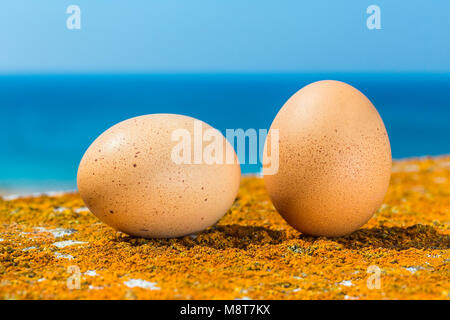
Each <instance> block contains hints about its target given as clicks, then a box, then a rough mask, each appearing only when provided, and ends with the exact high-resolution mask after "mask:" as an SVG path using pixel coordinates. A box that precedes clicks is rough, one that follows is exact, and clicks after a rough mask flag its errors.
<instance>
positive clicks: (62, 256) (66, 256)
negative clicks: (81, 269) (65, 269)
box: [54, 252, 73, 260]
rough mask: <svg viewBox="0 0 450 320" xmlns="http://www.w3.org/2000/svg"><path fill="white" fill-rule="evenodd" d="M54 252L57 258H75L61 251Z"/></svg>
mask: <svg viewBox="0 0 450 320" xmlns="http://www.w3.org/2000/svg"><path fill="white" fill-rule="evenodd" d="M54 254H55V257H56V258H57V259H68V260H72V259H73V256H71V255H70V254H62V253H59V252H55V253H54Z"/></svg>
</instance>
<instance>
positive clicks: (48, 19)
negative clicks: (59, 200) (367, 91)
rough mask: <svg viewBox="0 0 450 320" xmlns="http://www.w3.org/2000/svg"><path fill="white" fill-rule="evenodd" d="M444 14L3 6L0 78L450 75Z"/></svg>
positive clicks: (327, 4) (295, 5)
mask: <svg viewBox="0 0 450 320" xmlns="http://www.w3.org/2000/svg"><path fill="white" fill-rule="evenodd" d="M71 4H76V5H78V6H80V8H81V11H82V13H81V30H68V29H67V28H66V19H67V17H68V16H69V15H68V14H66V8H67V7H68V6H69V5H71ZM372 4H376V5H378V6H379V7H380V8H381V26H382V29H381V30H368V29H367V27H366V19H367V17H368V14H367V13H366V8H367V7H368V6H369V5H372ZM449 14H450V1H448V0H434V1H425V0H422V1H417V0H416V1H414V0H409V1H402V0H385V1H381V0H371V1H366V0H346V1H335V0H329V1H324V0H318V1H300V0H283V1H275V0H270V1H266V0H220V1H219V0H189V1H186V0H133V1H124V0H122V1H119V0H117V1H111V0H70V1H63V0H39V1H31V0H5V1H1V3H0V44H1V47H0V73H2V74H14V73H65V72H69V73H72V72H78V73H105V72H106V73H109V72H112V73H135V72H140V73H146V72H157V73H164V72H169V73H172V72H450V19H449V18H448V17H449Z"/></svg>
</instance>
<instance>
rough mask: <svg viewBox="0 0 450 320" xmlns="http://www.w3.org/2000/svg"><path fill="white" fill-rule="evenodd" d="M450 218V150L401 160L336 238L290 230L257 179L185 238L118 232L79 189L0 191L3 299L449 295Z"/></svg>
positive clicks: (0, 294) (248, 180)
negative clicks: (381, 196) (373, 206)
mask: <svg viewBox="0 0 450 320" xmlns="http://www.w3.org/2000/svg"><path fill="white" fill-rule="evenodd" d="M449 218H450V157H440V158H423V159H411V160H406V161H398V162H395V163H394V166H393V173H392V178H391V185H390V188H389V190H388V194H387V195H386V198H385V201H384V204H383V205H382V206H381V208H380V209H379V210H378V212H377V213H376V214H375V215H374V217H373V218H372V219H371V220H370V221H369V222H368V223H367V224H366V225H365V226H364V227H363V228H362V229H361V230H359V231H357V232H355V233H353V234H351V235H349V236H346V237H341V238H334V239H333V238H324V237H320V238H314V237H308V236H305V235H302V234H300V233H299V232H297V231H296V230H294V229H292V228H291V227H290V226H289V225H287V224H286V222H285V221H284V220H283V219H282V218H281V217H280V216H279V215H278V213H277V212H276V211H275V209H274V208H273V206H272V204H271V203H270V200H269V198H268V196H267V193H266V191H265V189H264V182H263V180H262V179H260V178H254V177H253V178H249V177H248V178H244V179H243V180H242V185H241V189H240V192H239V195H238V198H237V200H236V202H235V203H234V205H233V207H232V208H231V209H230V210H229V212H228V213H227V214H226V215H225V217H223V219H222V220H221V221H220V222H219V223H218V224H217V225H216V226H214V227H212V228H210V229H208V230H207V231H205V232H202V233H199V234H197V235H192V236H186V237H183V238H179V239H167V240H155V239H141V238H133V237H130V236H127V235H125V234H122V233H120V232H116V231H115V230H113V229H111V228H110V227H108V226H107V225H105V224H103V223H101V222H100V221H98V220H97V218H96V217H95V216H94V215H92V214H91V213H90V212H89V211H87V209H85V208H84V204H83V202H82V200H81V199H80V197H79V196H78V195H77V194H66V195H63V196H58V197H47V196H42V197H30V198H20V199H15V200H10V201H5V200H0V299H235V298H244V297H247V298H252V299H449V297H450V281H449V280H450V221H449V220H450V219H449ZM368 268H369V272H368ZM78 271H80V274H78ZM378 271H379V272H380V274H379V278H374V277H376V276H377V272H378ZM373 272H375V273H373ZM78 279H79V280H80V281H79V286H78V282H77V280H78ZM377 279H379V282H378V284H379V288H377V287H376V286H375V287H374V286H373V285H374V284H375V285H376V284H377V282H376V281H378V280H377Z"/></svg>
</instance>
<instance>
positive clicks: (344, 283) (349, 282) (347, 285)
mask: <svg viewBox="0 0 450 320" xmlns="http://www.w3.org/2000/svg"><path fill="white" fill-rule="evenodd" d="M339 284H340V285H341V286H344V287H351V286H352V285H353V283H352V282H351V280H344V281H342V282H341V283H339Z"/></svg>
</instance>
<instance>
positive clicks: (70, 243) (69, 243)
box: [53, 240, 87, 248]
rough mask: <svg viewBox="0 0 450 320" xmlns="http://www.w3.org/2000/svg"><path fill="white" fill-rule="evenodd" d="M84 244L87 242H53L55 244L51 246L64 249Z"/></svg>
mask: <svg viewBox="0 0 450 320" xmlns="http://www.w3.org/2000/svg"><path fill="white" fill-rule="evenodd" d="M85 243H87V242H84V241H74V240H66V241H59V242H55V243H53V245H54V246H55V247H58V248H64V247H68V246H74V245H79V244H85Z"/></svg>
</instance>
